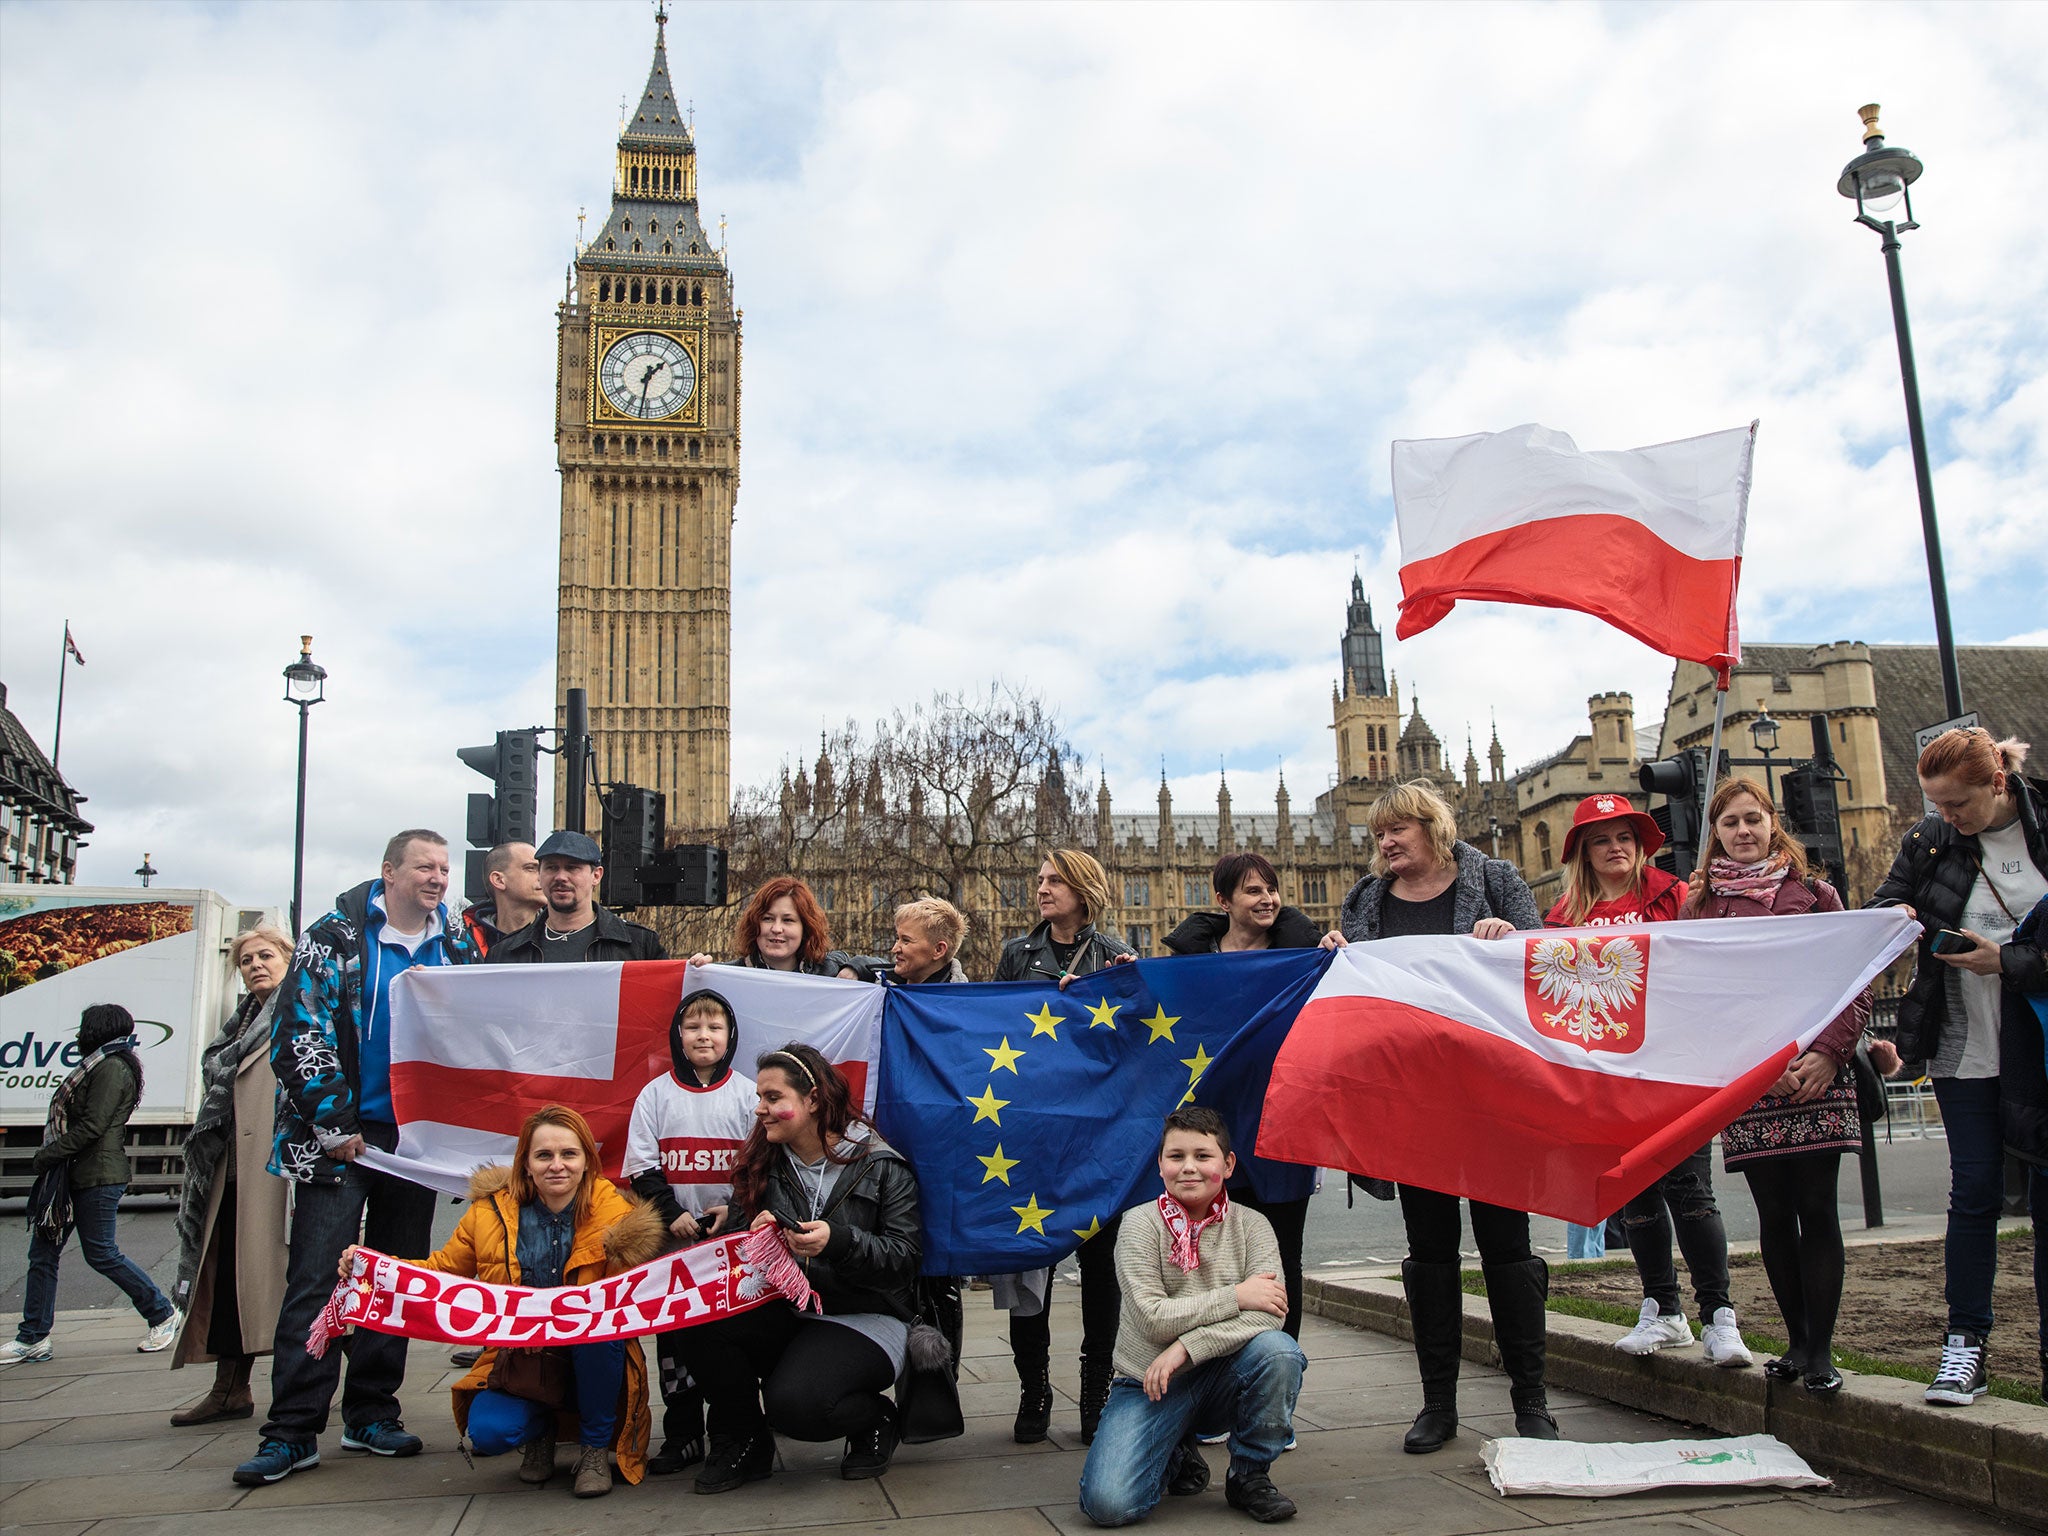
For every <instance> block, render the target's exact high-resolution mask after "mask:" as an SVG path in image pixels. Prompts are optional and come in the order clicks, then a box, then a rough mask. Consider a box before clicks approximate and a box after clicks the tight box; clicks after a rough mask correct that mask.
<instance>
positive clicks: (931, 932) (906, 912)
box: [896, 896, 967, 957]
mask: <svg viewBox="0 0 2048 1536" xmlns="http://www.w3.org/2000/svg"><path fill="white" fill-rule="evenodd" d="M905 918H908V919H910V921H911V922H912V923H913V924H914V925H915V926H916V928H917V931H918V932H919V933H922V934H923V935H924V937H925V942H926V943H928V944H943V945H945V946H946V954H947V955H948V957H951V956H953V955H957V954H958V953H959V952H960V941H961V940H962V939H963V938H965V937H966V936H967V919H966V917H965V916H964V915H962V913H961V911H960V909H959V908H958V907H956V906H954V905H953V903H951V902H950V901H945V900H943V899H941V898H940V897H937V896H920V897H918V898H917V900H915V901H906V902H905V903H903V905H902V906H900V907H898V908H897V909H896V921H897V922H899V923H900V922H902V921H903V920H904V919H905Z"/></svg>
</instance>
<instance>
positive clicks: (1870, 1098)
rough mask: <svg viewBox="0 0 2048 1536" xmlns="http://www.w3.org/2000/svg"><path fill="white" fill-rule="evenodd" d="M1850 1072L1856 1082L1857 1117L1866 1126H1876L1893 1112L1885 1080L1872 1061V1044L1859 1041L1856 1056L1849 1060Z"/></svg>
mask: <svg viewBox="0 0 2048 1536" xmlns="http://www.w3.org/2000/svg"><path fill="white" fill-rule="evenodd" d="M1849 1071H1850V1074H1851V1075H1852V1076H1853V1077H1854V1078H1855V1080H1856V1116H1857V1118H1858V1119H1860V1120H1861V1121H1862V1122H1863V1123H1864V1124H1865V1125H1875V1124H1877V1122H1878V1121H1880V1120H1883V1119H1885V1118H1886V1117H1887V1116H1889V1115H1890V1114H1891V1112H1892V1106H1891V1099H1890V1097H1889V1096H1888V1095H1887V1094H1886V1093H1885V1091H1884V1079H1883V1078H1881V1077H1879V1076H1878V1075H1877V1068H1876V1067H1875V1066H1874V1065H1872V1063H1871V1060H1870V1042H1869V1041H1868V1040H1858V1041H1857V1042H1856V1054H1855V1055H1853V1056H1851V1057H1850V1058H1849Z"/></svg>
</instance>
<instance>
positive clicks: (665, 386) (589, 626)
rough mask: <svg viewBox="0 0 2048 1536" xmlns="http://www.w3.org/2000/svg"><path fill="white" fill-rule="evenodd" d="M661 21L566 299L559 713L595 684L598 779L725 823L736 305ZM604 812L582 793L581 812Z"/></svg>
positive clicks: (688, 830) (680, 828)
mask: <svg viewBox="0 0 2048 1536" xmlns="http://www.w3.org/2000/svg"><path fill="white" fill-rule="evenodd" d="M667 20H668V18H667V15H666V14H665V12H662V11H657V12H656V13H655V41H654V66H653V68H652V69H650V70H649V71H648V75H647V89H646V90H645V91H644V92H643V93H642V95H641V97H640V102H639V105H638V106H636V107H634V108H633V109H632V110H631V111H630V112H629V113H628V114H627V117H626V120H625V122H624V123H623V124H622V125H621V127H620V132H619V147H618V160H617V166H616V168H615V171H614V174H613V178H612V204H611V212H610V215H609V217H607V218H606V220H605V222H604V227H603V228H602V229H600V230H599V231H598V232H597V235H596V237H595V238H594V239H592V240H590V241H589V242H588V243H587V244H585V245H583V246H582V247H581V249H580V250H579V251H578V252H577V256H576V264H575V270H574V273H573V275H572V278H571V287H570V293H569V296H568V298H567V300H566V301H565V302H564V303H563V304H562V306H561V307H560V309H559V311H558V328H559V335H560V352H559V355H558V360H557V369H556V385H555V448H556V457H557V462H558V463H559V464H560V466H561V471H562V564H561V587H560V594H559V603H558V608H557V614H558V618H557V623H558V631H557V638H556V655H555V687H556V695H557V697H556V710H557V716H556V718H557V723H558V724H560V723H562V722H563V720H564V718H565V712H566V693H567V690H568V689H570V688H575V687H582V688H586V689H588V690H589V693H590V734H591V738H592V742H593V745H594V748H595V751H596V756H597V777H598V778H600V779H603V780H606V781H610V782H625V783H633V784H640V785H644V786H646V787H647V788H650V789H658V790H660V791H662V792H663V793H664V794H666V795H667V796H668V825H669V829H670V831H671V832H675V833H682V834H684V835H689V834H692V833H698V834H722V832H723V829H724V827H725V824H726V813H727V801H728V794H729V791H728V778H729V774H730V752H731V710H730V694H731V681H730V679H731V670H730V668H731V652H732V613H731V595H732V522H733V503H734V500H735V497H736V496H737V494H738V490H739V447H740V439H739V426H740V323H739V322H740V317H739V313H738V311H736V310H735V309H734V308H733V302H732V278H731V274H729V273H728V272H727V271H726V267H725V257H724V253H723V251H721V250H717V249H714V248H713V246H712V244H711V242H710V240H709V239H708V238H707V237H706V235H705V232H704V227H703V224H702V223H701V221H700V220H699V218H698V213H697V150H696V145H695V143H694V142H693V141H692V139H691V135H690V122H689V119H688V115H687V114H686V112H685V110H684V108H683V107H682V106H681V105H680V104H679V103H678V102H677V100H676V93H675V87H674V85H673V84H672V83H671V81H670V79H669V72H668V50H667V46H666V42H667V37H666V33H667ZM564 778H565V776H564V775H559V774H558V775H557V776H556V784H555V822H556V825H557V826H559V825H562V823H563V821H564V816H563V812H564V810H565V806H564V803H563V795H564V792H565V785H564V782H563V781H564ZM593 794H594V792H593ZM597 814H598V808H597V805H596V804H595V800H594V798H593V803H592V804H591V805H590V806H589V807H587V808H586V817H587V822H588V825H590V826H592V827H595V826H597V825H598V822H597Z"/></svg>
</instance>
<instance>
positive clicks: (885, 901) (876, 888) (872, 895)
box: [868, 880, 896, 912]
mask: <svg viewBox="0 0 2048 1536" xmlns="http://www.w3.org/2000/svg"><path fill="white" fill-rule="evenodd" d="M868 905H869V906H871V907H873V908H874V909H875V911H877V912H893V911H895V910H896V893H895V892H894V891H892V890H890V889H889V887H888V886H886V885H884V884H882V882H881V881H879V880H877V881H876V882H875V883H874V884H873V885H872V886H871V887H869V890H868Z"/></svg>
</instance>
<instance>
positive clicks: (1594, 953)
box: [1529, 938, 1644, 1045]
mask: <svg viewBox="0 0 2048 1536" xmlns="http://www.w3.org/2000/svg"><path fill="white" fill-rule="evenodd" d="M1643 969H1644V966H1643V952H1642V949H1641V948H1640V947H1639V946H1638V945H1637V943H1636V941H1635V940H1634V939H1626V938H1624V939H1604V940H1603V939H1566V938H1554V939H1540V940H1538V941H1537V944H1536V947H1535V949H1534V951H1533V952H1531V954H1530V956H1529V976H1530V978H1531V979H1532V980H1533V981H1534V982H1535V983H1536V991H1537V994H1538V995H1539V996H1541V997H1542V998H1543V999H1544V1000H1545V1001H1547V1002H1551V1003H1555V1004H1556V1005H1557V1012H1555V1013H1549V1012H1546V1013H1545V1014H1544V1015H1543V1022H1544V1023H1545V1024H1548V1025H1550V1026H1551V1027H1552V1028H1557V1027H1559V1026H1562V1027H1563V1029H1564V1030H1565V1032H1566V1033H1567V1034H1569V1035H1573V1036H1576V1037H1577V1038H1578V1039H1580V1040H1583V1041H1585V1042H1586V1043H1587V1044H1589V1045H1590V1044H1591V1043H1592V1042H1593V1041H1595V1040H1608V1039H1614V1040H1619V1039H1622V1038H1623V1037H1625V1036H1626V1035H1627V1034H1628V1028H1629V1026H1628V1021H1627V1020H1626V1019H1620V1018H1617V1017H1615V1015H1616V1013H1618V1012H1620V1011H1622V1010H1625V1009H1627V1008H1630V1007H1632V1006H1633V1005H1634V1003H1635V1000H1636V997H1637V995H1638V994H1639V993H1641V991H1642V989H1643Z"/></svg>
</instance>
